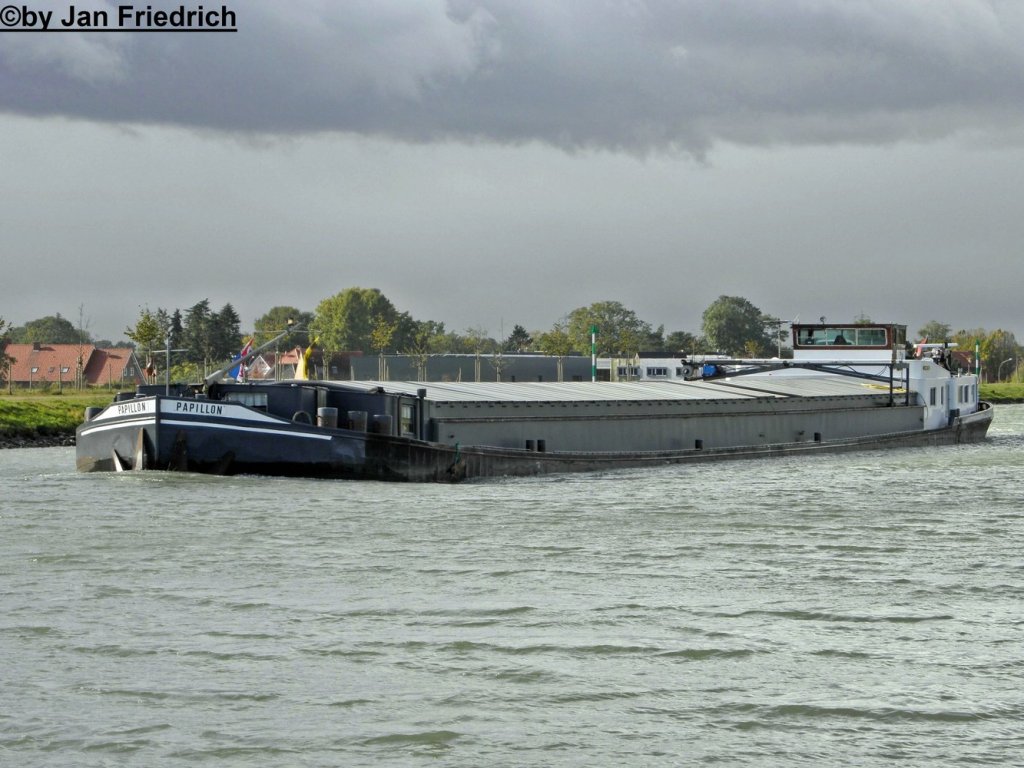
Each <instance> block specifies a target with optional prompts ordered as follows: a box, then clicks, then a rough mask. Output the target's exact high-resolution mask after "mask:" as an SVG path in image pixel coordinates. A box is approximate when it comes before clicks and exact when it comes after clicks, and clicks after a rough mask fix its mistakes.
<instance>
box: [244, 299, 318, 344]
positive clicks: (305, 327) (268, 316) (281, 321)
mask: <svg viewBox="0 0 1024 768" xmlns="http://www.w3.org/2000/svg"><path fill="white" fill-rule="evenodd" d="M289 320H292V321H293V322H294V324H295V325H296V326H298V330H295V331H292V332H291V333H289V334H288V335H287V336H285V337H284V338H282V339H281V340H280V342H279V343H278V348H279V349H291V348H292V347H296V346H300V347H308V346H309V328H310V326H311V325H312V324H313V313H312V312H302V311H301V310H298V309H296V308H295V307H288V306H277V307H271V308H270V309H269V310H267V312H266V313H265V314H262V315H260V316H259V317H257V318H256V324H255V330H256V343H257V344H263V343H265V342H267V341H270V340H271V339H272V338H274V337H275V336H277V335H278V334H279V333H281V331H284V330H287V329H288V327H289V326H288V321H289Z"/></svg>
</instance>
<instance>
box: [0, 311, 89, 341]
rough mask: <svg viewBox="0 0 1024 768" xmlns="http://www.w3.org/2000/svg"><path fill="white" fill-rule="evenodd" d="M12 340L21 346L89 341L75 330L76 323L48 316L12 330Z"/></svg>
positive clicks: (56, 316)
mask: <svg viewBox="0 0 1024 768" xmlns="http://www.w3.org/2000/svg"><path fill="white" fill-rule="evenodd" d="M11 340H12V341H13V342H15V343H20V344H32V343H34V342H40V343H42V344H80V343H82V342H83V341H88V338H84V339H83V337H82V333H81V332H80V331H79V329H78V328H75V326H74V323H72V322H71V321H70V320H67V319H66V318H63V317H61V316H60V312H58V313H57V314H56V315H47V316H46V317H41V318H39V319H38V320H30V321H29V322H27V323H25V325H23V326H21V327H20V328H13V329H11Z"/></svg>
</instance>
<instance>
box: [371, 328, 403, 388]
mask: <svg viewBox="0 0 1024 768" xmlns="http://www.w3.org/2000/svg"><path fill="white" fill-rule="evenodd" d="M397 328H398V323H397V322H391V323H389V322H388V321H387V320H385V319H384V318H383V317H379V318H377V322H376V323H374V326H373V330H372V331H370V344H371V345H372V346H373V348H374V349H376V350H377V354H378V360H377V379H378V380H379V381H386V380H387V377H388V375H387V373H388V372H387V367H386V365H385V362H384V352H385V351H386V350H387V348H388V345H389V344H390V343H391V339H392V338H394V335H395V330H396V329H397Z"/></svg>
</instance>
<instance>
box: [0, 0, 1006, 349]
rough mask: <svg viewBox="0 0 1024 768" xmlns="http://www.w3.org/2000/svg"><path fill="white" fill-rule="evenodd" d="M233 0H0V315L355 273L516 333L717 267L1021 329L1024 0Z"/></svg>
mask: <svg viewBox="0 0 1024 768" xmlns="http://www.w3.org/2000/svg"><path fill="white" fill-rule="evenodd" d="M120 1H121V2H123V0H120ZM149 4H151V5H152V6H154V7H155V8H161V7H167V8H171V7H176V5H177V4H175V5H171V4H168V3H161V2H153V1H152V0H151V2H150V3H149ZM21 5H22V4H20V3H19V4H18V7H20V6H21ZM25 5H26V7H28V8H32V9H55V10H56V13H57V15H66V10H67V8H68V4H67V3H53V2H43V1H42V0H38V1H36V0H28V2H27V3H25ZM75 5H76V7H77V8H79V9H82V8H88V9H105V8H107V9H109V8H113V7H114V5H115V4H111V3H103V2H96V1H95V0H93V1H92V2H78V3H76V4H75ZM144 5H145V3H143V4H142V7H144ZM206 7H207V8H210V7H219V3H209V2H207V3H206ZM228 8H230V9H231V10H233V11H234V12H235V16H236V20H237V26H238V32H236V33H230V34H196V33H192V34H142V33H120V34H115V33H111V34H98V33H92V34H80V33H71V34H56V33H40V34H18V33H13V32H2V31H0V260H2V268H0V286H2V287H0V317H3V318H5V319H6V320H8V321H9V322H11V323H13V324H21V323H24V322H26V321H28V320H31V319H34V318H37V317H42V316H44V315H50V314H54V313H57V312H59V313H61V314H62V315H64V316H65V317H68V318H69V319H72V321H73V322H75V323H76V324H77V321H78V314H79V307H80V306H81V307H83V308H84V315H85V318H86V319H87V321H88V323H89V330H90V332H92V334H93V335H94V336H97V337H106V338H112V339H115V340H116V339H119V338H122V336H123V333H122V332H123V329H124V328H125V326H126V325H129V324H132V323H134V321H135V319H136V317H137V316H138V312H139V308H140V307H141V306H144V305H147V306H149V307H150V308H151V309H155V308H157V307H165V308H168V309H173V308H175V307H178V308H182V309H185V308H187V307H188V306H191V305H192V304H194V303H195V302H197V301H199V300H201V299H203V298H209V300H210V303H211V305H212V306H213V307H214V308H215V309H218V308H220V307H221V306H222V305H223V304H224V303H226V302H229V301H230V302H231V303H232V304H233V305H234V306H235V308H236V309H237V310H238V312H239V314H240V315H241V318H242V324H243V328H251V326H252V323H253V321H254V320H255V318H256V317H258V316H259V315H260V314H262V313H263V312H265V311H266V310H267V309H269V308H270V307H272V306H274V305H280V304H291V305H295V306H297V307H299V308H300V309H303V310H309V311H312V310H313V309H315V307H316V305H317V303H319V302H320V301H321V300H322V299H324V298H326V297H328V296H331V295H333V294H334V293H337V292H338V291H340V290H342V289H344V288H346V287H349V286H356V285H358V286H363V287H377V288H380V289H381V290H382V291H383V292H384V293H385V294H386V295H387V296H388V297H389V298H391V299H392V301H393V302H394V303H395V304H396V305H397V306H398V308H399V309H402V310H407V311H409V312H410V313H411V314H412V315H413V316H414V317H416V318H418V319H433V320H439V321H443V322H444V323H445V324H446V326H447V327H448V328H449V329H451V330H457V331H464V330H465V329H466V328H468V327H471V326H472V327H483V328H485V329H487V330H488V331H489V332H490V333H491V334H492V335H494V336H498V335H499V334H500V333H502V332H503V333H504V334H505V335H507V334H508V333H509V332H510V331H511V328H512V326H513V325H514V324H516V323H519V324H522V325H524V326H526V327H527V328H528V329H531V330H535V329H546V328H548V327H550V326H551V324H552V323H553V322H555V321H556V320H558V319H559V318H560V317H561V316H563V315H565V314H566V313H568V312H569V311H570V310H572V309H573V308H575V307H579V306H583V305H586V304H590V303H591V302H594V301H598V300H603V299H614V300H618V301H622V302H623V303H625V304H626V305H627V306H629V307H630V308H632V309H634V310H636V311H637V313H638V314H639V315H640V316H641V317H642V318H643V319H645V320H647V321H649V322H651V323H652V324H654V325H655V326H657V325H661V324H664V325H665V327H666V330H667V331H672V330H688V331H691V332H696V331H699V329H700V317H701V313H702V312H703V310H704V309H705V308H706V307H707V306H708V305H709V304H710V303H711V302H712V301H714V300H715V299H716V298H717V297H718V296H720V295H722V294H727V295H735V296H743V297H745V298H747V299H749V300H750V301H752V302H753V303H754V304H755V305H757V306H758V307H759V308H760V309H762V310H763V311H765V312H768V313H771V314H775V315H778V316H780V317H783V318H790V319H791V318H794V317H797V316H799V317H800V319H802V320H816V319H817V318H818V317H820V316H823V315H824V316H826V317H827V318H828V319H829V320H830V321H836V322H841V321H847V320H850V319H852V318H853V317H855V316H857V315H860V314H866V315H868V316H869V317H871V318H872V319H873V320H876V321H893V322H903V323H907V324H908V325H910V327H911V331H912V332H913V331H915V330H916V329H917V328H919V327H920V326H921V325H923V324H924V323H926V322H928V321H929V320H939V321H941V322H946V323H948V324H950V325H952V326H954V329H957V328H973V327H979V326H980V327H985V328H988V329H990V330H992V329H995V328H999V327H1002V328H1005V329H1007V330H1010V331H1013V332H1014V333H1016V334H1017V336H1018V339H1019V340H1024V333H1022V331H1024V322H1022V321H1021V311H1020V307H1021V305H1022V297H1021V295H1020V293H1021V290H1022V288H1024V284H1022V281H1021V279H1020V278H1021V275H1022V268H1021V266H1020V261H1019V250H1020V244H1021V243H1022V242H1024V201H1022V194H1021V187H1022V180H1024V120H1022V118H1024V3H1021V2H1019V0H988V1H982V0H675V1H673V2H669V1H668V0H448V1H447V2H445V0H407V1H404V2H400V1H398V0H353V1H352V2H346V1H345V0H336V1H335V2H324V1H323V0H288V2H281V0H235V2H233V3H232V2H228Z"/></svg>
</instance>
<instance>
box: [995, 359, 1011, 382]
mask: <svg viewBox="0 0 1024 768" xmlns="http://www.w3.org/2000/svg"><path fill="white" fill-rule="evenodd" d="M1012 362H1013V358H1012V357H1008V358H1006V359H1005V360H1003V362H1001V363H1000V364H999V368H997V369H996V381H1002V380H1003V366H1004V365H1006V364H1007V363H1012Z"/></svg>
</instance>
